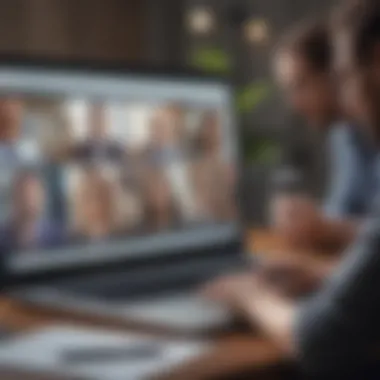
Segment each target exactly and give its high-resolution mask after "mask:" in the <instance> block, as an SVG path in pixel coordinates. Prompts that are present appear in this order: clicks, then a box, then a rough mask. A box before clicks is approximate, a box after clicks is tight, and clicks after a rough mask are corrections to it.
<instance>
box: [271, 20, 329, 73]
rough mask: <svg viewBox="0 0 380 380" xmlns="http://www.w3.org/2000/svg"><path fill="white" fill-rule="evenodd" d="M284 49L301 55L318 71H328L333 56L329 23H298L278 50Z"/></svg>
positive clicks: (281, 42) (282, 41) (282, 50)
mask: <svg viewBox="0 0 380 380" xmlns="http://www.w3.org/2000/svg"><path fill="white" fill-rule="evenodd" d="M284 51H286V52H291V53H296V54H298V55H300V56H301V57H302V58H304V59H306V61H307V62H308V63H309V64H310V66H311V67H312V68H313V69H314V70H316V71H320V72H325V71H328V70H329V69H330V64H331V57H332V48H331V43H330V35H329V28H328V25H327V24H325V23H323V22H318V21H314V22H306V23H305V22H304V23H302V24H300V25H298V26H297V27H295V28H294V29H292V30H291V31H290V32H289V33H288V34H286V35H285V37H284V38H283V39H282V40H281V41H280V44H279V45H278V47H277V52H284Z"/></svg>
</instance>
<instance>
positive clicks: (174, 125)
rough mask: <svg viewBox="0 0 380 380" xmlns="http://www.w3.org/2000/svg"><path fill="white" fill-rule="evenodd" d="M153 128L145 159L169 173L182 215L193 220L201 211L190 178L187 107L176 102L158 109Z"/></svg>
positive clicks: (185, 218) (188, 220) (186, 219)
mask: <svg viewBox="0 0 380 380" xmlns="http://www.w3.org/2000/svg"><path fill="white" fill-rule="evenodd" d="M150 129H151V140H150V144H149V145H148V147H147V150H146V152H145V158H146V159H145V162H146V164H148V165H151V166H153V167H156V168H157V169H159V170H162V171H164V172H165V176H166V178H167V180H168V181H169V185H170V188H171V192H172V196H173V197H174V198H175V202H176V203H177V204H178V210H179V212H180V214H181V217H182V218H183V219H184V220H185V221H187V222H189V223H192V222H193V221H194V220H195V219H196V218H197V212H196V207H195V199H194V198H195V197H194V194H193V192H192V187H191V183H190V178H189V172H190V171H189V151H188V149H187V145H186V137H187V136H186V125H185V112H184V110H183V109H182V108H181V107H180V106H178V105H176V104H171V105H168V106H166V107H162V108H158V109H157V110H156V112H155V113H154V115H153V118H152V123H151V127H150Z"/></svg>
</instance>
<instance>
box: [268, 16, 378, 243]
mask: <svg viewBox="0 0 380 380" xmlns="http://www.w3.org/2000/svg"><path fill="white" fill-rule="evenodd" d="M331 55H332V54H331V44H330V41H329V33H328V27H327V26H325V25H323V24H319V23H314V24H305V25H302V26H301V27H299V28H297V29H295V30H294V31H292V32H291V33H290V34H289V35H288V36H286V38H285V40H284V41H283V43H282V44H281V45H280V46H279V48H278V50H277V54H276V56H275V69H276V75H277V79H278V82H279V83H280V85H281V86H282V88H283V89H284V90H285V94H286V96H287V98H288V99H289V102H290V106H291V107H292V108H293V109H294V110H295V111H296V112H297V113H299V114H300V115H302V116H303V117H304V118H305V119H306V120H307V122H308V123H309V124H311V125H312V126H314V127H317V128H319V129H322V130H323V131H324V132H325V133H326V135H327V143H328V148H329V155H330V161H331V165H330V167H331V173H330V177H331V183H330V186H329V187H330V190H329V192H328V194H327V196H326V199H325V202H324V203H325V204H324V207H323V208H319V206H318V205H317V204H316V202H313V201H312V200H311V199H309V198H307V197H298V196H293V197H286V198H285V197H283V198H280V199H278V200H277V201H275V202H274V204H273V208H274V220H275V224H276V226H277V227H278V229H279V230H280V231H281V233H282V234H283V235H284V236H285V237H287V238H288V240H289V241H290V242H291V243H295V244H299V243H302V244H306V245H307V244H317V245H318V244H336V245H341V246H344V245H345V244H347V243H348V242H350V241H351V240H352V239H353V238H354V237H355V235H356V232H357V229H358V226H359V225H360V221H361V219H362V218H363V217H364V216H365V215H366V214H367V213H368V212H369V211H370V209H371V204H372V201H373V199H374V195H375V193H376V191H377V189H378V185H380V183H379V184H378V183H377V173H376V165H375V158H376V151H375V148H374V146H373V145H372V144H371V143H370V142H369V141H367V139H366V138H365V136H363V131H362V130H360V128H359V127H357V126H355V125H353V124H352V123H350V122H347V121H345V120H344V118H343V117H342V114H343V113H342V112H341V110H340V107H339V101H338V94H337V89H336V88H335V84H334V82H333V80H332V78H331V75H330V67H331Z"/></svg>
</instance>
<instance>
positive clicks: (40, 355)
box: [0, 326, 210, 380]
mask: <svg viewBox="0 0 380 380" xmlns="http://www.w3.org/2000/svg"><path fill="white" fill-rule="evenodd" d="M141 343H148V344H154V345H157V344H158V345H159V347H160V352H161V354H160V355H159V357H157V358H155V357H151V358H147V360H145V359H144V360H136V361H132V360H130V361H129V360H120V361H112V362H108V364H106V363H105V362H99V363H91V364H81V365H78V364H71V365H69V364H67V362H64V361H63V360H62V354H63V353H64V352H66V351H67V350H70V349H78V348H84V349H88V348H94V347H96V348H108V347H110V348H115V347H122V348H128V347H133V346H135V345H136V344H141ZM209 348H210V345H209V344H207V343H206V342H189V341H173V340H163V339H159V338H154V337H151V336H144V335H135V334H124V333H113V332H106V331H101V330H90V329H88V330H87V329H80V328H76V327H70V326H57V327H51V328H48V329H44V330H40V331H37V332H35V333H33V334H27V335H23V336H20V337H18V338H16V339H13V340H11V341H9V342H8V343H3V344H1V345H0V365H2V364H3V365H6V366H16V368H18V369H29V370H37V371H49V372H54V373H57V374H64V375H69V376H80V377H84V378H86V379H89V380H141V379H147V378H149V377H150V376H152V375H157V374H159V373H162V372H164V371H167V370H169V369H170V368H172V367H175V366H177V365H180V364H181V363H184V362H186V361H188V360H191V359H193V358H195V357H197V356H199V355H201V354H202V353H204V352H205V351H207V350H208V349H209Z"/></svg>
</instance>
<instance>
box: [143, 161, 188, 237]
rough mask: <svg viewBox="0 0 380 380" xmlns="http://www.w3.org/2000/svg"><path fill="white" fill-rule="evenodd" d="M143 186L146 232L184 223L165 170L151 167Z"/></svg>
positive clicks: (166, 228)
mask: <svg viewBox="0 0 380 380" xmlns="http://www.w3.org/2000/svg"><path fill="white" fill-rule="evenodd" d="M144 177H145V178H144V179H143V187H142V190H143V191H142V204H143V219H142V225H141V230H142V231H144V232H163V231H167V230H170V229H173V228H179V227H180V226H181V225H182V220H181V210H180V207H179V205H178V203H177V202H176V201H175V198H174V195H173V189H172V188H171V185H170V182H169V180H168V178H167V177H166V175H165V171H164V170H160V169H157V168H149V169H148V170H146V172H145V176H144Z"/></svg>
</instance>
